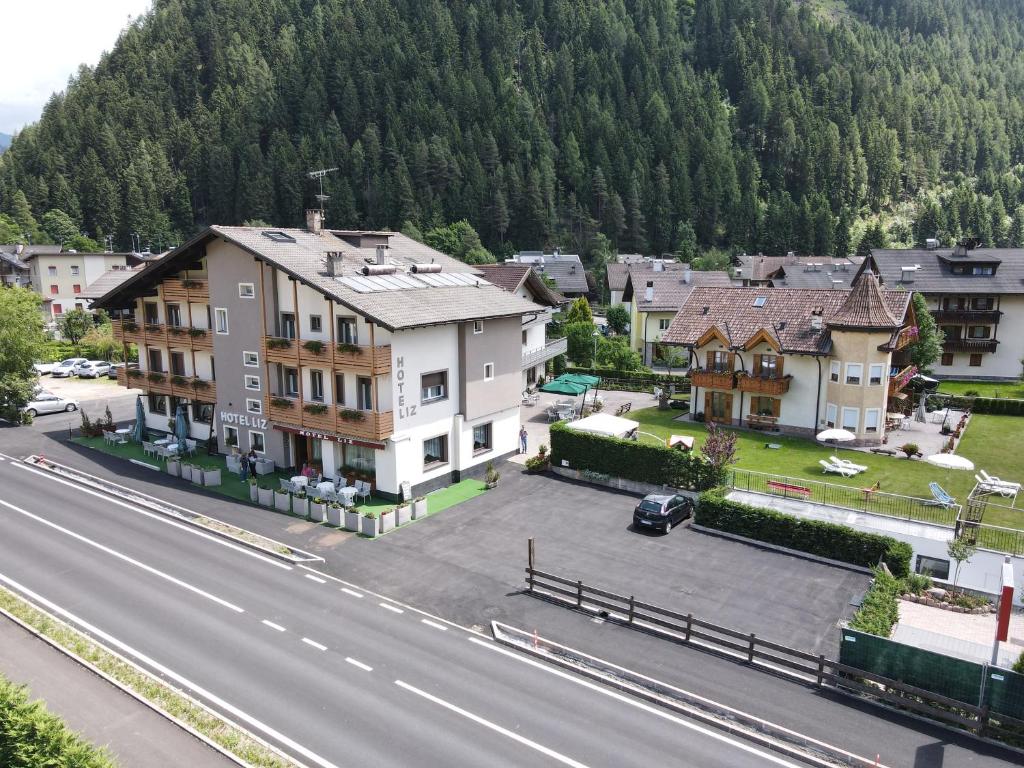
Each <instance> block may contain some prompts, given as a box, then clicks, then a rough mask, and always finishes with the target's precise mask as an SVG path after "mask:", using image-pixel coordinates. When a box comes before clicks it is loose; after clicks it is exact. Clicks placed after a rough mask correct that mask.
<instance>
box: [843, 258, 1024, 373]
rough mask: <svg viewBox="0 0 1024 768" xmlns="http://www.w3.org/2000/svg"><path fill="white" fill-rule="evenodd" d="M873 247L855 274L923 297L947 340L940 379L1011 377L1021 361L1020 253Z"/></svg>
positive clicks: (935, 369)
mask: <svg viewBox="0 0 1024 768" xmlns="http://www.w3.org/2000/svg"><path fill="white" fill-rule="evenodd" d="M930 245H931V246H932V247H930V248H914V249H888V250H874V251H872V252H871V255H870V256H869V257H868V258H867V259H866V260H865V262H864V263H863V264H862V265H861V267H860V271H861V272H863V271H865V270H871V271H873V272H876V273H877V274H878V275H879V277H880V279H881V281H882V283H883V284H884V285H885V286H886V287H887V288H891V289H899V290H906V291H915V292H918V293H921V294H923V295H924V297H925V299H927V300H928V308H929V309H930V310H931V313H932V317H934V318H935V322H936V324H937V325H938V326H939V327H940V328H941V329H942V330H943V332H944V334H945V341H944V342H943V345H942V357H941V358H940V359H939V361H938V362H936V364H935V365H934V366H932V373H933V374H934V375H935V376H936V377H938V378H960V379H978V380H992V381H999V380H1015V379H1019V378H1020V377H1021V368H1022V363H1021V360H1022V359H1024V334H1021V333H1020V329H1021V328H1024V248H969V247H967V246H964V245H958V246H955V247H953V248H940V247H939V245H938V242H937V241H931V242H930Z"/></svg>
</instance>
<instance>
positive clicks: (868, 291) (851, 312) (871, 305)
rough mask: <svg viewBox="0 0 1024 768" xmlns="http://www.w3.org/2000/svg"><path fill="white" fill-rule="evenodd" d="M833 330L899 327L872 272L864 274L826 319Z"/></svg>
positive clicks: (898, 322)
mask: <svg viewBox="0 0 1024 768" xmlns="http://www.w3.org/2000/svg"><path fill="white" fill-rule="evenodd" d="M904 293H906V291H904ZM828 324H829V325H830V326H831V327H833V328H880V329H882V328H886V329H893V328H898V327H899V326H900V321H899V320H897V319H896V316H895V315H894V314H893V312H892V310H890V308H889V306H888V302H887V301H886V300H885V297H884V296H883V295H882V289H881V288H879V287H878V278H877V277H876V276H875V273H874V272H870V271H869V272H864V273H863V274H862V275H861V276H860V278H859V279H858V280H857V282H856V283H855V284H854V286H853V290H851V291H849V292H848V293H847V294H846V301H844V302H843V305H842V306H841V307H839V309H838V310H836V313H835V314H834V315H832V316H831V317H830V318H829V319H828Z"/></svg>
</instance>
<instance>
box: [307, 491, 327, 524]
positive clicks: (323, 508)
mask: <svg viewBox="0 0 1024 768" xmlns="http://www.w3.org/2000/svg"><path fill="white" fill-rule="evenodd" d="M326 514H327V504H326V503H324V500H323V499H321V498H320V497H319V496H316V497H314V498H313V500H312V501H311V502H309V518H310V520H312V521H313V522H314V523H322V522H323V521H324V519H325V516H326Z"/></svg>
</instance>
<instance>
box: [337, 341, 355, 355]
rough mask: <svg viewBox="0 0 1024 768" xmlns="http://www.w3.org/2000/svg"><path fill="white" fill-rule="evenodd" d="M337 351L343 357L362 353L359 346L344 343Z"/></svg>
mask: <svg viewBox="0 0 1024 768" xmlns="http://www.w3.org/2000/svg"><path fill="white" fill-rule="evenodd" d="M337 350H338V352H339V353H340V354H342V355H357V354H359V352H360V351H361V349H360V347H359V345H358V344H349V343H348V342H344V341H343V342H342V343H340V344H338V346H337Z"/></svg>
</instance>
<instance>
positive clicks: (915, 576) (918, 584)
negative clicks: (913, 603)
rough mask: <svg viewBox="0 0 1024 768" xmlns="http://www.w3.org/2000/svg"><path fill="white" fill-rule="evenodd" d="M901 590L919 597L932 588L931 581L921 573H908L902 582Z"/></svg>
mask: <svg viewBox="0 0 1024 768" xmlns="http://www.w3.org/2000/svg"><path fill="white" fill-rule="evenodd" d="M903 588H904V590H905V591H906V592H908V593H910V594H912V595H920V594H922V593H924V592H926V591H927V590H929V589H931V588H932V580H931V579H930V578H928V577H927V576H925V575H924V574H923V573H909V574H907V578H905V579H904V580H903Z"/></svg>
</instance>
